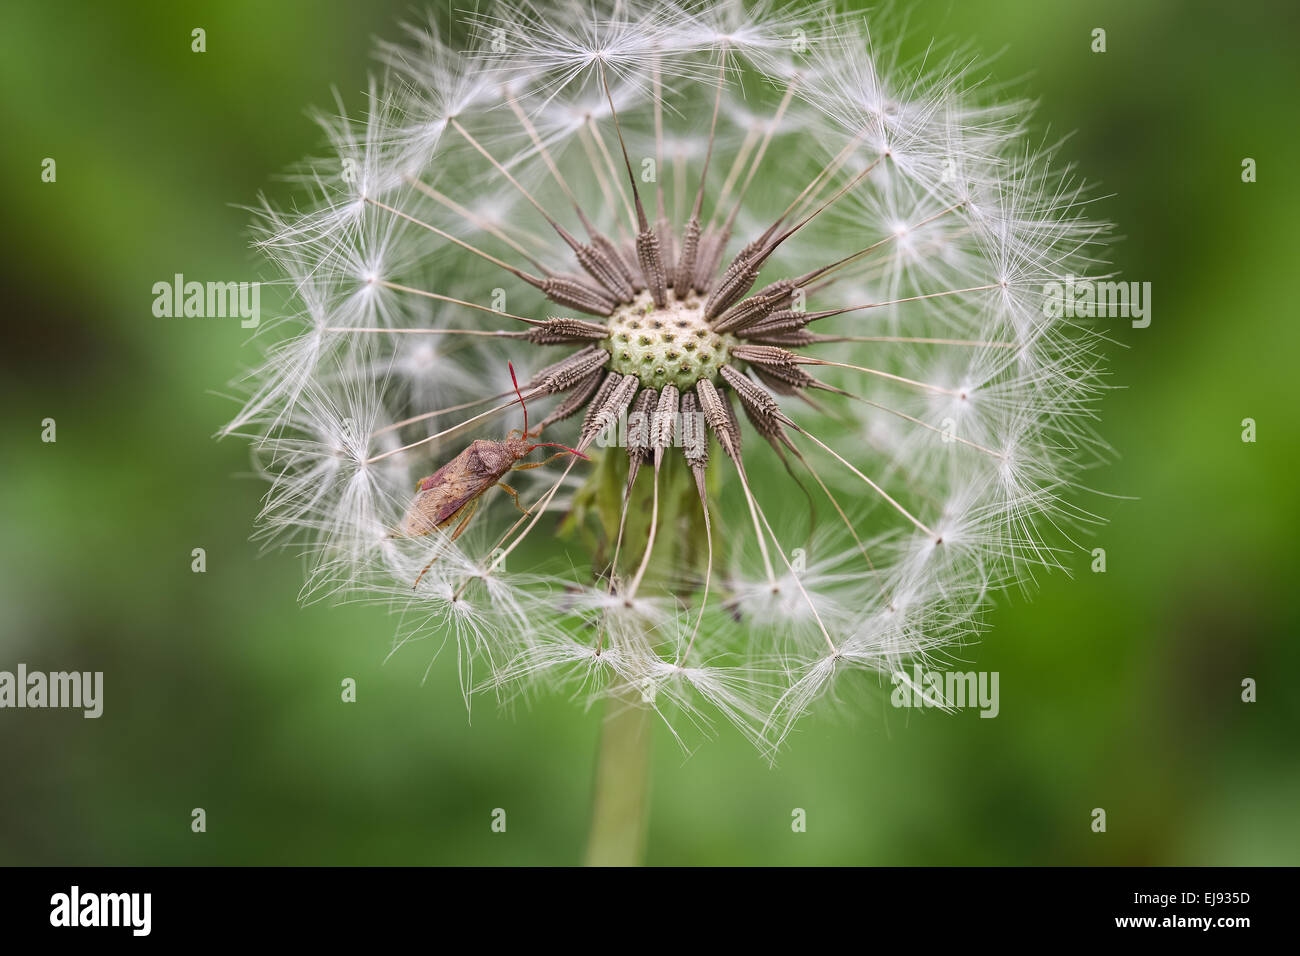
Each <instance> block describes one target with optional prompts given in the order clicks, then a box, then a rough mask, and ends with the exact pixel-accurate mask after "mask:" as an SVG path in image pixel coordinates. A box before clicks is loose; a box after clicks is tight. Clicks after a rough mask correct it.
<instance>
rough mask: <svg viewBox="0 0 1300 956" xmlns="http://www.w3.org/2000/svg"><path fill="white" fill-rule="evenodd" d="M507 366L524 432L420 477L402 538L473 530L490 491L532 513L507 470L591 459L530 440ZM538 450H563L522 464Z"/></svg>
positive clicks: (475, 447)
mask: <svg viewBox="0 0 1300 956" xmlns="http://www.w3.org/2000/svg"><path fill="white" fill-rule="evenodd" d="M509 368H510V381H511V382H512V383H513V384H514V387H515V395H517V396H518V397H519V406H520V407H521V408H522V409H523V410H524V429H523V431H522V432H520V431H519V429H517V428H516V429H512V430H511V431H510V433H509V434H508V435H506V438H505V440H504V441H491V440H489V439H486V438H479V439H476V440H475V441H473V442H472V443H471V444H470V446H469V447H468V448H466V449H465V450H464V451H462V452H461V453H460V454H459V455H457V456H456V457H455V458H453V459H452V460H451V461H449V462H447V463H446V464H445V465H443V466H442V467H441V468H439V469H438V470H437V471H435V472H434V473H433V474H432V475H430V476H429V477H427V478H424V479H421V481H420V483H419V484H417V485H416V486H415V500H414V501H412V502H411V507H410V508H409V509H407V512H406V517H405V518H403V519H402V528H401V531H400V532H398V534H399V535H400V536H401V537H408V538H414V537H419V536H421V535H426V534H428V533H429V532H431V531H434V530H438V531H445V530H446V529H447V528H449V527H451V526H452V525H453V524H455V530H454V531H452V533H451V537H450V539H448V540H450V541H455V540H456V539H457V538H459V537H460V536H461V534H462V533H464V531H465V528H466V527H468V526H469V522H470V519H471V518H473V517H474V512H475V511H476V510H478V503H479V498H480V497H481V496H482V495H483V493H484V492H486V491H487V490H488V489H489V488H493V487H497V488H500V489H501V490H502V491H504V492H505V493H506V494H508V495H510V497H511V498H513V499H514V500H515V505H516V506H517V507H518V508H519V510H520V511H522V512H523V513H524V514H529V511H528V509H527V508H525V507H524V506H523V505H522V504H520V503H519V492H517V491H515V489H514V488H511V487H510V486H509V485H507V484H506V483H505V482H503V481H502V480H501V478H502V476H503V475H505V473H506V472H508V471H526V470H528V469H530V468H540V467H541V466H542V465H545V464H547V463H548V462H551V461H554V460H555V459H556V458H560V457H562V456H564V455H577V456H578V457H579V458H581V459H583V460H584V461H590V459H589V458H587V456H586V455H584V454H583V453H582V452H580V451H578V450H576V449H574V448H570V447H568V446H567V445H560V444H557V443H556V442H532V441H529V440H528V439H529V436H528V406H526V405H525V404H524V396H523V395H522V394H521V393H520V391H519V381H518V379H516V378H515V368H514V365H513V364H511V365H510V366H509ZM535 448H560V449H563V450H562V451H560V452H557V453H556V454H554V455H552V456H551V457H550V458H547V459H546V460H545V461H536V462H529V463H527V464H523V465H521V464H518V462H519V461H521V460H522V459H523V458H524V457H525V456H526V455H528V454H529V453H530V452H532V451H533V450H534V449H535ZM433 560H434V561H436V560H437V558H436V557H435V558H434V559H433ZM432 566H433V561H430V562H429V563H428V564H426V565H425V566H424V569H423V570H422V571H421V572H420V575H419V577H417V578H416V579H415V584H413V585H412V587H416V586H418V585H419V583H420V579H421V578H423V577H424V575H425V573H426V572H427V571H428V570H429V568H430V567H432Z"/></svg>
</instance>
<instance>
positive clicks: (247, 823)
mask: <svg viewBox="0 0 1300 956" xmlns="http://www.w3.org/2000/svg"><path fill="white" fill-rule="evenodd" d="M417 12H418V10H417V9H416V8H414V7H412V6H410V5H409V4H408V3H407V2H406V0H402V2H392V3H383V2H367V3H350V4H349V3H342V2H321V0H315V2H305V0H278V2H251V0H249V2H230V0H226V2H221V3H210V4H200V3H174V2H163V0H155V2H137V3H133V4H131V5H130V6H129V9H128V6H127V5H125V4H99V3H91V2H86V3H77V4H67V3H60V2H53V0H26V2H10V3H6V4H4V5H3V12H2V13H0V49H3V56H0V101H3V129H4V131H5V141H6V142H5V148H4V150H3V156H2V157H0V164H2V165H0V171H2V173H3V181H4V182H5V183H6V186H7V189H6V195H5V200H4V209H5V216H4V218H5V222H6V224H7V228H6V229H5V230H4V237H3V240H0V241H3V243H4V244H5V248H4V250H3V253H4V254H3V256H0V270H2V272H3V276H4V290H5V300H4V310H5V314H6V316H7V321H6V334H5V336H4V340H3V349H2V351H3V356H4V360H3V376H2V377H0V396H2V397H3V403H4V415H3V439H4V443H3V447H4V450H5V451H4V466H3V472H2V474H3V477H2V478H0V482H2V483H3V484H2V486H0V488H2V495H0V497H2V500H3V505H0V514H2V515H3V519H2V520H3V528H4V547H3V552H2V553H0V669H9V670H12V669H13V668H14V666H15V665H16V664H17V663H18V662H19V661H24V662H26V663H27V664H28V665H29V667H31V668H33V669H43V670H60V669H77V670H102V671H104V672H106V676H105V683H106V691H105V713H104V716H103V717H102V718H101V719H99V720H97V721H95V720H84V719H82V717H81V716H80V714H79V713H77V712H69V711H12V710H6V711H0V781H2V782H0V862H3V863H9V864H14V863H27V864H47V863H63V864H99V863H131V864H142V863H168V864H184V863H219V864H237V863H266V864H288V863H308V864H327V863H413V864H420V863H534V864H535V863H574V862H577V861H579V860H580V858H581V854H582V848H583V842H584V835H585V829H586V824H587V814H588V805H589V799H590V792H589V791H590V786H591V771H592V762H593V758H594V755H595V746H596V739H597V733H598V730H599V726H598V724H599V719H598V716H597V715H596V714H591V713H582V712H581V711H580V710H579V709H577V708H575V707H574V706H573V705H571V704H570V703H569V702H568V701H566V700H562V699H544V700H542V701H540V702H538V703H536V704H535V705H534V706H532V707H531V708H526V709H519V710H516V711H515V712H513V713H500V712H498V711H496V710H495V708H494V706H493V705H492V704H491V703H490V702H484V703H479V704H478V705H477V706H476V707H475V709H474V712H473V720H472V722H471V721H470V720H467V717H466V713H465V709H464V705H463V703H462V701H461V696H460V691H459V687H458V684H457V677H456V670H455V660H454V655H444V656H442V657H441V658H439V659H438V661H437V662H436V663H435V664H434V666H433V669H432V671H431V673H430V676H429V679H428V681H427V682H425V683H424V684H423V685H422V684H421V677H422V675H423V674H424V671H425V668H426V667H427V665H428V663H429V657H430V656H431V654H432V647H429V646H427V645H421V646H416V647H414V648H411V649H408V650H406V651H404V652H402V653H399V654H398V655H397V656H395V657H394V658H393V659H392V660H390V661H388V662H387V663H384V658H385V654H386V652H387V650H388V646H389V642H390V639H391V635H392V631H393V626H394V622H393V621H392V620H391V619H390V618H388V617H387V616H386V615H385V614H384V613H383V612H382V610H379V609H374V608H359V607H346V608H330V607H324V606H312V607H308V608H302V607H299V606H298V605H297V603H296V592H297V590H298V587H299V585H300V583H301V574H302V568H301V566H300V564H299V562H298V560H297V559H296V558H295V557H294V556H292V555H290V554H284V553H277V554H272V555H268V556H264V557H260V558H259V557H257V556H256V551H255V548H254V546H253V545H250V543H249V542H248V536H249V533H250V531H251V520H252V516H253V514H254V512H255V510H256V508H257V504H258V498H259V496H260V494H261V492H262V487H261V485H260V484H259V483H258V482H257V481H255V480H252V479H247V478H241V475H243V474H244V473H246V472H247V466H248V458H247V450H246V447H245V446H244V444H243V443H242V442H240V441H225V442H220V443H218V442H216V441H214V440H212V438H211V435H212V433H213V432H214V431H215V429H217V428H218V426H220V425H221V424H222V423H223V422H224V421H225V420H226V419H227V417H228V416H229V414H230V413H231V409H232V406H231V405H230V403H229V402H228V401H227V400H226V399H223V398H221V397H219V396H218V395H216V394H215V393H216V392H220V391H222V390H223V389H224V384H225V382H226V381H228V380H229V379H230V378H231V377H232V375H233V374H234V373H235V372H236V371H237V370H238V369H239V368H240V367H241V366H242V365H243V364H245V363H248V362H251V361H252V360H253V357H254V350H253V349H252V348H250V347H249V346H248V345H247V344H246V341H245V340H246V337H247V333H246V332H245V331H244V330H242V329H240V327H239V325H238V323H237V322H236V321H231V320H201V319H177V320H167V319H157V318H154V317H153V315H152V314H151V310H150V307H151V303H152V293H151V287H152V285H153V283H154V282H156V281H159V280H166V279H168V278H169V277H170V276H171V275H172V274H173V273H176V272H183V273H185V274H186V276H187V277H188V278H197V279H201V280H206V279H218V278H219V279H222V280H229V279H254V278H258V277H259V275H260V273H259V269H260V268H261V267H260V263H259V261H258V259H257V257H256V256H255V255H254V254H253V253H252V252H251V251H250V250H249V249H248V246H247V234H246V226H247V216H246V214H245V213H244V212H243V211H241V210H240V209H239V208H237V204H241V203H248V202H250V201H252V200H253V198H254V197H255V195H256V193H257V191H258V190H259V189H262V188H264V187H269V188H270V189H271V190H272V192H273V193H274V192H275V191H276V190H277V189H278V188H279V187H277V185H276V182H275V175H276V174H277V173H278V172H279V171H281V170H283V169H284V168H285V167H286V166H288V165H289V164H291V163H293V162H294V161H296V160H298V159H299V158H301V157H302V156H304V155H306V154H308V153H310V152H312V151H313V150H315V149H316V147H317V146H318V145H319V140H318V135H317V131H316V129H315V128H314V127H313V125H312V124H311V123H310V122H309V120H308V119H307V118H306V117H305V114H304V109H305V107H307V106H309V105H313V104H315V105H326V106H327V105H328V103H329V89H330V87H331V85H337V86H338V87H339V89H340V90H341V91H342V93H343V95H344V97H345V100H346V101H347V102H348V103H349V104H350V105H351V106H352V107H353V108H356V107H357V106H359V105H360V103H361V102H362V101H361V96H360V93H361V91H362V90H363V88H364V86H365V77H366V71H367V69H368V68H369V67H370V64H371V61H370V58H369V57H370V48H371V38H372V37H373V36H377V35H378V36H387V37H390V38H391V37H395V36H396V34H397V30H396V24H397V21H398V20H399V19H403V18H405V17H406V16H408V15H410V14H414V13H417ZM1298 21H1300V13H1298V11H1297V7H1296V5H1295V4H1293V3H1289V2H1277V3H1273V4H1266V3H1253V2H1243V3H1233V4H1222V3H1211V2H1193V3H1188V2H1179V0H1163V2H1153V0H1148V2H1143V3H1133V2H1131V0H1125V2H1100V3H1093V2H1089V3H1086V4H1085V3H1043V2H1041V0H996V2H994V0H963V2H952V3H918V4H915V5H914V8H913V9H912V12H911V23H912V26H913V29H914V36H913V37H912V39H911V41H910V48H911V49H914V50H919V49H921V48H922V46H923V44H924V42H925V41H926V40H928V38H929V37H930V36H931V35H934V36H937V37H940V38H958V39H967V40H969V41H970V42H971V43H972V44H973V46H974V47H975V49H977V50H979V51H980V52H983V53H986V54H993V53H997V52H999V51H1002V52H1001V56H1000V57H999V58H998V59H997V61H996V63H995V68H994V69H995V74H996V76H997V77H998V78H999V79H1011V80H1020V79H1024V80H1025V82H1024V84H1023V88H1024V89H1026V90H1027V91H1029V92H1030V93H1032V94H1034V95H1036V96H1039V97H1041V104H1042V106H1041V113H1040V114H1039V120H1040V122H1041V123H1042V124H1044V125H1045V126H1049V127H1050V129H1051V130H1052V131H1053V133H1054V134H1056V133H1060V132H1063V131H1069V130H1077V131H1078V132H1077V135H1076V136H1075V137H1074V139H1073V140H1072V141H1071V143H1070V144H1069V145H1068V146H1067V148H1066V155H1067V157H1069V158H1073V159H1077V160H1078V162H1079V166H1080V171H1081V172H1082V173H1083V174H1084V175H1085V176H1086V177H1087V178H1089V179H1090V180H1095V181H1099V182H1100V185H1101V191H1102V192H1103V193H1106V194H1113V195H1110V196H1109V197H1108V198H1105V199H1104V200H1102V202H1101V203H1100V205H1099V207H1098V210H1097V212H1098V214H1100V215H1102V216H1106V217H1109V218H1111V219H1113V220H1114V221H1115V222H1117V223H1118V226H1119V232H1120V233H1121V234H1122V235H1123V236H1124V237H1125V238H1124V239H1123V241H1122V242H1120V243H1119V244H1118V245H1117V246H1116V247H1115V254H1114V258H1115V263H1116V267H1117V268H1118V270H1119V271H1120V273H1121V276H1122V278H1124V279H1126V280H1131V281H1149V282H1151V283H1152V285H1153V312H1152V315H1153V321H1152V324H1151V326H1150V328H1148V329H1145V330H1135V329H1130V328H1127V327H1123V326H1121V327H1120V329H1119V331H1118V332H1117V333H1116V335H1117V338H1118V339H1119V340H1120V341H1122V342H1123V343H1124V344H1125V345H1126V346H1128V348H1127V349H1126V350H1121V349H1115V350H1114V352H1113V354H1112V356H1111V362H1112V367H1113V379H1112V383H1113V384H1114V385H1116V386H1121V387H1122V389H1121V390H1118V391H1116V392H1114V393H1113V394H1111V395H1110V396H1109V397H1108V398H1107V400H1106V402H1105V406H1104V425H1103V431H1104V434H1105V435H1106V436H1107V437H1108V438H1109V439H1110V440H1111V442H1112V443H1113V445H1114V447H1115V449H1116V452H1117V456H1118V458H1117V461H1116V463H1115V464H1114V466H1113V467H1111V468H1109V469H1107V470H1105V471H1104V472H1101V473H1097V474H1095V475H1093V476H1091V480H1092V482H1093V484H1094V485H1095V486H1096V487H1098V488H1100V489H1102V490H1104V491H1107V492H1112V493H1117V494H1124V495H1132V496H1135V497H1136V498H1137V499H1138V500H1133V501H1119V500H1114V501H1112V500H1107V499H1096V498H1092V499H1084V500H1083V501H1082V503H1083V504H1084V505H1085V506H1088V507H1091V508H1093V509H1094V510H1098V511H1099V512H1100V513H1102V514H1104V515H1106V516H1108V517H1109V518H1110V523H1109V524H1108V525H1107V526H1106V527H1105V528H1103V529H1102V530H1101V531H1100V532H1099V533H1098V535H1097V537H1096V541H1095V546H1097V547H1104V548H1105V549H1106V551H1107V555H1108V571H1107V573H1105V574H1092V573H1089V570H1088V562H1089V558H1088V555H1087V554H1080V555H1079V556H1078V559H1077V562H1076V563H1077V571H1078V573H1077V574H1076V575H1075V576H1074V577H1073V579H1071V578H1067V577H1066V576H1065V575H1060V574H1058V575H1054V576H1051V577H1049V578H1047V579H1046V580H1045V581H1044V582H1043V585H1042V588H1041V590H1040V591H1038V593H1036V594H1035V595H1033V596H1032V597H1029V598H1026V597H1023V596H1020V595H1015V596H1012V597H1009V598H1008V599H1007V600H1006V601H1004V602H1002V606H1000V607H999V608H998V609H997V610H996V611H995V612H994V614H993V615H992V622H991V623H992V624H993V630H992V631H991V633H990V634H989V635H988V636H987V637H986V639H985V640H984V642H983V643H982V644H980V645H978V646H976V647H972V648H969V649H968V650H967V651H966V652H965V653H964V656H965V658H966V659H967V660H968V661H970V664H969V666H970V667H971V668H975V669H980V670H996V671H998V672H1000V674H1001V696H1002V700H1001V706H1002V712H1001V715H1000V716H999V717H998V718H997V719H996V720H980V719H978V717H977V716H976V713H975V712H973V711H966V712H963V713H960V714H958V715H956V716H945V715H942V714H938V713H924V714H919V713H916V712H911V713H910V714H909V713H908V712H903V711H896V710H893V709H891V708H890V707H889V706H888V700H887V693H881V694H879V695H877V696H876V697H875V698H874V699H868V700H866V701H864V702H861V704H860V706H858V707H857V708H855V709H854V710H852V711H850V712H849V714H848V715H838V716H837V715H836V714H834V713H827V712H824V711H823V712H819V714H818V715H817V716H814V717H812V718H810V719H808V720H806V721H805V722H804V723H803V724H801V725H800V727H799V729H798V731H797V732H796V735H795V737H794V738H793V741H792V744H791V746H789V748H788V749H787V751H786V752H785V753H784V755H783V756H782V758H781V760H780V763H779V765H778V766H777V767H776V768H770V767H769V766H768V765H767V764H766V763H765V762H764V761H763V760H762V759H760V757H759V755H758V754H757V752H756V751H755V750H754V749H753V748H752V747H751V746H750V745H749V744H748V743H746V742H745V741H743V740H742V739H741V738H740V737H739V736H738V735H737V734H735V733H734V732H733V731H731V730H730V729H726V728H724V729H723V730H722V732H721V734H720V736H719V737H718V738H716V739H712V740H705V741H703V742H702V743H700V745H699V746H698V747H697V748H696V749H695V752H694V753H692V754H690V755H689V756H688V755H685V754H683V752H682V751H681V750H680V749H678V748H677V746H676V745H675V744H673V743H672V742H671V741H670V740H669V739H668V738H667V735H666V734H661V735H660V739H659V740H658V741H657V746H656V755H655V766H654V794H653V804H652V818H651V824H650V828H651V829H650V844H649V854H648V856H649V861H650V862H652V863H688V864H704V863H746V864H778V863H882V864H902V863H919V864H932V863H938V864H959V863H993V864H1013V863H1049V864H1050V863H1119V864H1245V863H1267V864H1281V863H1288V864H1295V863H1300V851H1298V850H1297V844H1298V838H1300V813H1298V812H1297V811H1298V810H1300V760H1297V751H1298V749H1300V748H1298V747H1297V733H1298V732H1300V719H1298V718H1300V703H1297V696H1296V694H1295V690H1294V685H1292V684H1291V683H1290V682H1291V680H1292V678H1293V677H1294V676H1295V675H1296V674H1297V672H1298V671H1300V650H1298V649H1297V643H1296V621H1297V615H1296V610H1295V608H1296V601H1295V589H1296V577H1297V576H1296V571H1297V560H1296V551H1297V543H1296V531H1297V529H1298V528H1300V520H1298V519H1300V513H1298V512H1300V508H1298V507H1297V481H1296V478H1295V468H1296V464H1297V461H1298V460H1300V456H1298V454H1297V448H1298V447H1300V446H1298V444H1297V439H1298V438H1300V435H1297V431H1298V429H1297V419H1298V416H1297V414H1296V410H1295V409H1296V398H1295V393H1294V392H1293V391H1292V389H1294V388H1295V387H1296V380H1297V374H1296V363H1297V360H1300V348H1298V346H1300V333H1298V332H1297V315H1296V308H1295V304H1294V302H1295V299H1294V296H1293V293H1292V290H1291V288H1290V286H1291V284H1292V282H1293V281H1294V280H1295V275H1296V253H1297V248H1298V246H1300V243H1297V240H1296V235H1297V224H1298V222H1300V203H1298V202H1297V197H1298V196H1300V191H1298V190H1297V188H1296V181H1295V178H1296V176H1297V171H1296V154H1297V146H1300V137H1298V136H1297V124H1296V101H1297V91H1298V90H1300V83H1298V79H1300V75H1298V74H1300V66H1298V65H1297V64H1300V56H1297V50H1296V37H1298V36H1300V22H1298ZM196 26H201V27H203V28H205V29H206V30H207V44H208V51H207V52H206V53H204V54H201V55H199V54H194V53H191V52H190V31H191V29H193V28H194V27H196ZM1094 27H1103V28H1105V29H1106V31H1107V43H1108V51H1107V52H1106V53H1105V54H1094V53H1092V52H1090V49H1089V45H1090V39H1091V38H1090V31H1091V30H1092V29H1093V28H1094ZM1247 156H1249V157H1253V158H1255V159H1256V160H1257V161H1258V168H1259V181H1258V182H1257V183H1255V184H1251V185H1247V184H1243V183H1242V182H1241V179H1240V169H1241V160H1242V158H1243V157H1247ZM45 157H53V158H55V159H56V161H57V163H58V167H57V170H58V180H57V182H56V183H54V184H45V183H42V182H41V179H40V172H41V161H42V159H43V158H45ZM46 417H52V418H54V419H56V420H57V423H58V441H57V443H56V444H44V443H42V442H41V441H40V423H41V420H42V419H44V418H46ZM1246 417H1251V418H1254V419H1255V420H1256V421H1257V423H1258V430H1259V431H1258V441H1257V442H1256V443H1254V444H1246V443H1243V442H1242V441H1241V437H1240V433H1241V420H1242V419H1243V418H1246ZM196 547H203V548H205V549H206V550H207V560H208V569H207V573H206V574H194V573H192V572H191V570H190V561H191V558H190V552H191V549H193V548H196ZM344 677H354V678H355V679H356V680H357V682H358V685H359V700H358V702H357V703H356V704H351V705H349V704H343V703H341V702H340V698H339V685H340V681H341V680H342V679H343V678H344ZM1244 677H1253V678H1255V679H1256V680H1257V681H1258V685H1259V700H1258V702H1257V703H1253V704H1245V703H1242V702H1241V699H1240V695H1241V680H1242V679H1243V678H1244ZM194 807H203V808H204V809H205V810H206V811H207V816H208V832H207V833H205V834H201V835H196V834H193V833H191V830H190V811H191V809H192V808H194ZM497 807H501V808H504V809H505V810H506V811H507V814H508V829H507V832H506V833H504V834H499V833H493V832H492V831H491V829H490V826H489V824H490V815H491V813H492V811H493V809H494V808H497ZM796 807H800V808H803V809H805V810H806V811H807V815H808V826H807V832H806V833H793V832H792V830H791V812H792V809H793V808H796ZM1094 807H1102V808H1105V810H1106V811H1107V815H1108V821H1107V822H1108V829H1107V832H1106V833H1104V834H1097V833H1093V832H1092V831H1091V829H1090V823H1091V812H1092V809H1093V808H1094Z"/></svg>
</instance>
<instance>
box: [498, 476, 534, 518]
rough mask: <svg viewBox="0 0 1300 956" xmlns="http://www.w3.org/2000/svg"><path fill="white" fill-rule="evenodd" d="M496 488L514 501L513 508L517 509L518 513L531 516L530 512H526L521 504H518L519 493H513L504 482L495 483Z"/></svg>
mask: <svg viewBox="0 0 1300 956" xmlns="http://www.w3.org/2000/svg"><path fill="white" fill-rule="evenodd" d="M497 487H498V488H500V489H501V490H502V491H504V492H505V493H506V494H508V495H509V496H510V497H511V498H513V499H515V507H516V508H518V509H519V510H520V511H522V512H523V513H524V514H526V515H530V514H532V512H531V511H529V510H528V509H527V508H525V507H524V506H523V505H522V504H520V502H519V492H517V491H515V489H513V488H511V487H510V486H509V485H507V484H506V483H505V482H504V481H498V482H497Z"/></svg>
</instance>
